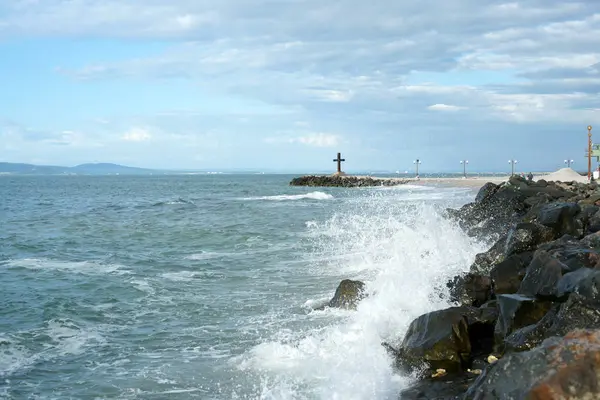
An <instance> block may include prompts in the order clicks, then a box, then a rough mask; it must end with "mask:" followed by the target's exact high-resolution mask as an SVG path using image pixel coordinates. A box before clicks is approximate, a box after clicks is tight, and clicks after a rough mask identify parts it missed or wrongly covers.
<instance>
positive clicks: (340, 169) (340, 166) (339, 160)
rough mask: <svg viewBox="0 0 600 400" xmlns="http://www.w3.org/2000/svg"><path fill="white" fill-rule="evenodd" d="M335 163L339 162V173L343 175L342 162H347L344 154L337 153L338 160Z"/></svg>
mask: <svg viewBox="0 0 600 400" xmlns="http://www.w3.org/2000/svg"><path fill="white" fill-rule="evenodd" d="M333 161H334V162H337V172H338V173H342V161H346V159H345V158H342V153H337V158H336V159H335V160H333Z"/></svg>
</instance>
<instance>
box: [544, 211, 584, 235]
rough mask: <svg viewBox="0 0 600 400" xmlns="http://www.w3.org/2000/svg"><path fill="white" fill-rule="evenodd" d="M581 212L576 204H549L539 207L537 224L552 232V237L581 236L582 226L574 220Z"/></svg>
mask: <svg viewBox="0 0 600 400" xmlns="http://www.w3.org/2000/svg"><path fill="white" fill-rule="evenodd" d="M580 212H581V207H580V206H579V204H577V203H550V204H545V205H543V206H542V207H541V209H540V211H539V213H538V215H537V218H536V220H537V222H538V223H539V224H541V225H544V226H547V227H549V228H552V229H553V230H554V236H555V237H560V236H563V235H573V236H581V235H582V234H583V232H582V230H581V229H582V224H581V223H580V222H579V221H578V220H577V219H576V217H577V215H578V214H579V213H580Z"/></svg>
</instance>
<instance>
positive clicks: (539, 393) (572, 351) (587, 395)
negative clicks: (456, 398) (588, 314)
mask: <svg viewBox="0 0 600 400" xmlns="http://www.w3.org/2000/svg"><path fill="white" fill-rule="evenodd" d="M599 360H600V332H599V331H597V330H576V331H572V332H570V333H569V335H567V336H565V337H564V338H559V337H552V338H549V339H547V340H545V341H544V342H543V343H542V344H541V345H540V346H539V347H536V348H534V349H532V350H530V351H526V352H520V353H512V354H509V355H507V356H506V357H504V358H502V359H500V360H499V361H498V362H497V363H496V364H495V365H493V366H491V367H490V368H487V369H486V370H485V371H484V373H483V374H482V375H481V376H479V377H478V378H477V380H476V381H475V383H474V384H473V385H472V386H471V387H470V388H469V390H468V391H467V393H466V395H465V397H464V398H465V399H469V400H471V399H472V400H488V399H490V400H491V399H498V400H501V399H507V400H508V399H514V400H520V399H531V400H553V399H556V400H558V399H573V400H577V399H579V400H583V399H593V398H598V397H599V394H600V386H599V380H598V376H599V375H600V361H599Z"/></svg>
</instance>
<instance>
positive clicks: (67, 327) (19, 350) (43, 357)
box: [0, 319, 106, 378]
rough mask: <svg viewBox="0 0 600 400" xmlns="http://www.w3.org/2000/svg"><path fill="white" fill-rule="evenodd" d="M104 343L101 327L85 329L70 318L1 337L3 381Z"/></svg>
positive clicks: (0, 369)
mask: <svg viewBox="0 0 600 400" xmlns="http://www.w3.org/2000/svg"><path fill="white" fill-rule="evenodd" d="M33 343H41V344H42V347H41V348H37V347H39V346H34V345H33ZM105 343H106V340H105V339H104V337H103V336H102V334H101V333H100V331H99V330H98V328H94V327H91V328H87V327H86V328H84V327H81V326H79V325H77V324H76V323H75V322H74V321H72V320H70V319H51V320H49V321H47V322H45V323H44V326H42V327H40V328H37V329H33V330H30V331H26V332H19V333H16V334H12V335H10V336H9V337H3V338H0V378H3V377H10V376H11V375H14V374H15V373H18V372H21V371H23V370H27V369H30V368H33V367H34V366H35V364H36V363H38V362H40V361H48V360H54V359H57V358H61V357H65V356H68V355H79V354H82V353H84V352H85V351H86V348H87V347H88V346H93V345H102V344H105Z"/></svg>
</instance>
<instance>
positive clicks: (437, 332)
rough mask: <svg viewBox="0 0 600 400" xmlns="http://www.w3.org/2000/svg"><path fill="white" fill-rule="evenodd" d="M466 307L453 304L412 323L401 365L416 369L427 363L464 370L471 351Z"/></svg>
mask: <svg viewBox="0 0 600 400" xmlns="http://www.w3.org/2000/svg"><path fill="white" fill-rule="evenodd" d="M469 312H470V311H469V309H468V308H465V307H452V308H448V309H445V310H439V311H434V312H431V313H428V314H424V315H421V316H420V317H418V318H417V319H415V320H414V321H413V322H412V323H411V324H410V326H409V328H408V331H407V332H406V335H405V336H404V340H403V342H402V345H401V347H400V350H399V352H400V354H401V355H400V357H399V363H398V364H399V365H400V366H401V368H402V369H405V370H407V371H413V370H415V369H419V368H421V367H423V366H425V367H428V368H431V369H433V370H435V369H438V368H443V369H445V370H446V371H461V370H462V368H463V366H464V365H465V364H466V363H467V362H468V360H469V357H470V354H471V342H470V340H469V328H468V320H467V317H466V315H465V314H467V313H469Z"/></svg>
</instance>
